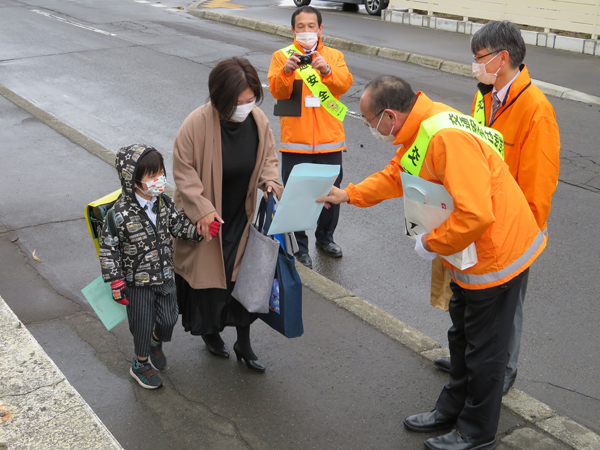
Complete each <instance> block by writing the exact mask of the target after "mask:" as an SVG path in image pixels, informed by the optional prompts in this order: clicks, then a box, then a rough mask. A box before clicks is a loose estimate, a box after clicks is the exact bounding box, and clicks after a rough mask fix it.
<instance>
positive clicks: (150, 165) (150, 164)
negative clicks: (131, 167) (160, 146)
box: [135, 148, 166, 186]
mask: <svg viewBox="0 0 600 450" xmlns="http://www.w3.org/2000/svg"><path fill="white" fill-rule="evenodd" d="M159 172H166V171H165V161H164V160H163V157H162V155H161V154H160V152H159V151H158V150H156V149H155V148H151V149H149V150H146V151H145V152H144V154H143V155H142V157H141V158H140V159H139V160H138V162H137V165H136V167H135V184H137V185H138V186H141V185H142V178H144V177H145V176H146V175H154V174H156V173H159Z"/></svg>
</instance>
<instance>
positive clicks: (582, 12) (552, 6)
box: [389, 0, 600, 39]
mask: <svg viewBox="0 0 600 450" xmlns="http://www.w3.org/2000/svg"><path fill="white" fill-rule="evenodd" d="M392 8H396V9H408V10H409V12H412V10H422V11H427V14H429V15H433V14H436V13H437V14H450V15H454V16H459V17H463V20H464V21H467V20H469V19H485V20H510V21H511V22H514V23H516V24H520V25H529V26H534V27H540V28H543V29H544V32H545V33H549V32H550V30H560V31H570V32H573V33H585V34H590V35H591V38H592V39H598V35H600V0H496V1H493V0H390V7H389V9H390V10H391V9H392Z"/></svg>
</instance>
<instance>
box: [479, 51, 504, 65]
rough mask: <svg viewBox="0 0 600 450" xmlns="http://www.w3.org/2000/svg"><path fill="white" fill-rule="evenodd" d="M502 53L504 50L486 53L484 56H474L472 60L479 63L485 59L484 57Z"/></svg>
mask: <svg viewBox="0 0 600 450" xmlns="http://www.w3.org/2000/svg"><path fill="white" fill-rule="evenodd" d="M503 51H504V50H496V51H495V52H489V53H486V54H485V55H481V56H475V55H473V60H474V61H475V62H479V61H480V60H481V59H483V58H485V57H486V56H490V55H493V54H494V53H500V52H503Z"/></svg>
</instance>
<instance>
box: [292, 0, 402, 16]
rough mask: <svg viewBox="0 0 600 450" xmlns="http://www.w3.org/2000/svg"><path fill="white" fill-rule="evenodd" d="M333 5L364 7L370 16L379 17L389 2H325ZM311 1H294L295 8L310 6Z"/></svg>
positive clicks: (337, 0)
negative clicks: (343, 4)
mask: <svg viewBox="0 0 600 450" xmlns="http://www.w3.org/2000/svg"><path fill="white" fill-rule="evenodd" d="M327 1H329V2H335V3H346V4H354V5H365V9H366V10H367V12H368V13H369V14H371V15H372V16H379V15H381V11H383V10H384V9H386V8H387V7H388V5H389V3H390V2H389V0H327ZM310 2H311V0H294V4H295V5H296V6H306V5H310Z"/></svg>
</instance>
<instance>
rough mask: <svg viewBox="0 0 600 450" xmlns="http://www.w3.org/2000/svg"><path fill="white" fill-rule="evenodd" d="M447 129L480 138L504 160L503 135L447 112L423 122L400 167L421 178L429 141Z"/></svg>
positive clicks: (468, 117)
mask: <svg viewBox="0 0 600 450" xmlns="http://www.w3.org/2000/svg"><path fill="white" fill-rule="evenodd" d="M445 128H455V129H458V130H463V131H466V132H467V133H470V134H472V135H473V136H475V137H478V138H480V139H481V140H483V141H484V142H485V143H486V144H488V145H489V146H490V147H492V148H493V149H494V150H495V151H496V152H497V153H498V154H499V155H500V157H501V158H502V159H504V137H503V136H502V133H500V132H499V131H496V130H494V129H493V128H489V127H485V126H481V125H479V124H478V123H477V122H476V121H475V119H473V118H472V117H471V116H467V115H465V114H460V113H455V112H451V111H446V112H442V113H439V114H436V115H435V116H432V117H430V118H429V119H426V120H424V121H423V122H421V126H420V127H419V133H418V134H417V138H416V139H415V142H414V144H413V145H412V146H411V147H410V148H409V149H408V151H407V152H406V153H405V154H404V156H403V157H402V159H401V160H400V165H401V166H402V169H403V170H404V171H405V172H406V173H408V174H410V175H415V176H417V177H418V176H419V173H420V172H421V167H423V162H424V161H425V154H426V153H427V147H429V141H431V138H432V137H433V136H434V135H435V134H436V133H437V132H438V131H440V130H443V129H445Z"/></svg>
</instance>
